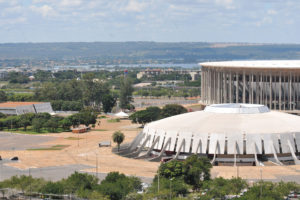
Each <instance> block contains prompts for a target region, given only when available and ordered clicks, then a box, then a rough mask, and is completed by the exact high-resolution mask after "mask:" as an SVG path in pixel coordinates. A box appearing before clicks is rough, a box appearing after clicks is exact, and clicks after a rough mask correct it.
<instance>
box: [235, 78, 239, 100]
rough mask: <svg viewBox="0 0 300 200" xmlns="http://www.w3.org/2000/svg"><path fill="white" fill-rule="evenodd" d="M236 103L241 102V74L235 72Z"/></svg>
mask: <svg viewBox="0 0 300 200" xmlns="http://www.w3.org/2000/svg"><path fill="white" fill-rule="evenodd" d="M235 86H236V87H235V103H239V74H238V73H236V74H235Z"/></svg>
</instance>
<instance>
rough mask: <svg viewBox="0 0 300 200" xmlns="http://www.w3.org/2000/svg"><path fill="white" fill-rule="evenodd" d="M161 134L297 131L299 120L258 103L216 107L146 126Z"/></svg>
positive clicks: (299, 126) (299, 118) (299, 128)
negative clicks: (161, 132)
mask: <svg viewBox="0 0 300 200" xmlns="http://www.w3.org/2000/svg"><path fill="white" fill-rule="evenodd" d="M145 129H146V130H147V129H149V130H159V131H163V132H170V131H171V132H174V134H176V133H178V132H192V133H193V134H194V135H196V134H201V133H222V134H235V133H245V134H271V133H288V132H289V133H291V132H300V117H299V116H295V115H291V114H286V113H282V112H277V111H270V110H269V109H268V107H266V106H264V105H257V104H216V105H211V106H207V107H206V108H205V110H203V111H196V112H190V113H185V114H181V115H176V116H173V117H169V118H165V119H162V120H158V121H155V122H152V123H149V124H147V125H146V127H145Z"/></svg>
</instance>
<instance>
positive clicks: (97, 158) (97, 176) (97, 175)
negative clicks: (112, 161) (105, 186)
mask: <svg viewBox="0 0 300 200" xmlns="http://www.w3.org/2000/svg"><path fill="white" fill-rule="evenodd" d="M95 154H96V177H97V178H98V154H97V153H95Z"/></svg>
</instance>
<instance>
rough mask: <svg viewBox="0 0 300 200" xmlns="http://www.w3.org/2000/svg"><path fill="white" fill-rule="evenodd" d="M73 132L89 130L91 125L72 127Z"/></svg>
mask: <svg viewBox="0 0 300 200" xmlns="http://www.w3.org/2000/svg"><path fill="white" fill-rule="evenodd" d="M71 130H72V133H77V134H79V133H85V132H87V131H88V130H90V127H87V126H79V127H76V128H72V129H71Z"/></svg>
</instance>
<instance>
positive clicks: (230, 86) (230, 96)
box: [229, 71, 233, 103]
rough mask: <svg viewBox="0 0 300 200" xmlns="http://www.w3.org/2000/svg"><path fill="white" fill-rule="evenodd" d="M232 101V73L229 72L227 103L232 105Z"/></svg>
mask: <svg viewBox="0 0 300 200" xmlns="http://www.w3.org/2000/svg"><path fill="white" fill-rule="evenodd" d="M232 100H233V98H232V73H231V71H230V72H229V103H233V102H232Z"/></svg>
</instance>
